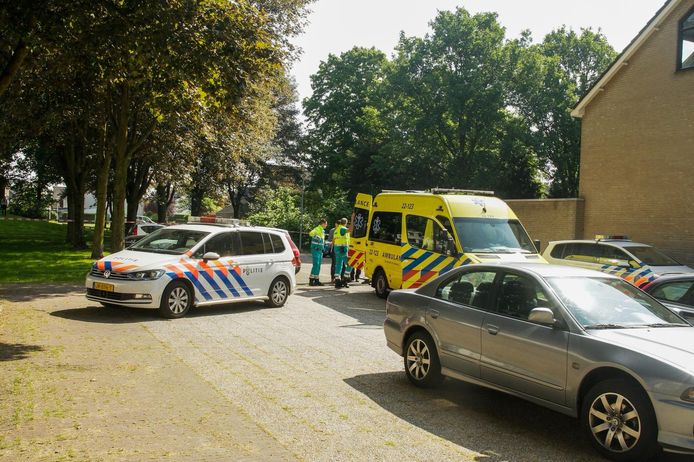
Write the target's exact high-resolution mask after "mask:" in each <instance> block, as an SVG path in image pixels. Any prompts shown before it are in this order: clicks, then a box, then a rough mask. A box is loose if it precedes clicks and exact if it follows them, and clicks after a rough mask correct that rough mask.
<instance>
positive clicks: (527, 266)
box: [465, 262, 619, 279]
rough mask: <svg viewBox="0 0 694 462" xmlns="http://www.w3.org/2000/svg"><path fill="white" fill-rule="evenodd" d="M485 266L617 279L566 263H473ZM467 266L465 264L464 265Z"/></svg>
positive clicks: (566, 275)
mask: <svg viewBox="0 0 694 462" xmlns="http://www.w3.org/2000/svg"><path fill="white" fill-rule="evenodd" d="M474 266H475V267H478V266H487V267H491V268H495V269H496V268H504V269H522V270H525V271H528V272H531V273H535V274H537V275H538V276H540V277H543V278H547V277H601V278H609V279H619V278H618V277H616V276H612V275H610V274H607V273H603V272H601V271H595V270H590V269H585V268H577V267H575V266H566V265H551V264H546V263H524V262H518V263H514V262H508V263H489V264H479V265H474ZM465 267H467V266H465Z"/></svg>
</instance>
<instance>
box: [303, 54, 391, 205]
mask: <svg viewBox="0 0 694 462" xmlns="http://www.w3.org/2000/svg"><path fill="white" fill-rule="evenodd" d="M387 62H388V60H387V58H386V55H385V54H384V53H383V52H381V51H379V50H376V49H375V48H370V49H367V48H358V47H355V48H353V49H351V50H349V51H347V52H345V53H342V54H341V55H340V56H335V55H330V56H328V59H327V60H326V61H324V62H322V63H321V64H320V67H319V69H318V72H317V73H316V74H314V75H312V76H311V86H312V88H313V94H312V95H311V97H309V98H307V99H306V100H304V114H305V115H306V118H307V120H308V122H309V124H310V125H309V129H308V133H307V142H308V147H309V149H310V154H311V161H310V162H309V163H308V165H307V167H308V168H309V170H310V171H311V172H312V173H313V181H314V184H313V186H314V187H321V188H328V189H330V188H332V189H335V190H339V189H346V190H349V191H352V192H356V191H359V190H363V189H364V188H368V187H370V184H373V183H374V182H375V181H377V180H376V178H374V176H373V172H372V171H371V170H370V168H369V167H370V166H371V164H372V156H373V155H374V154H375V153H376V152H377V151H378V149H379V148H380V146H381V144H382V142H383V140H382V139H381V138H380V130H379V128H378V124H379V121H380V117H379V110H380V108H381V107H382V106H383V105H382V102H381V100H380V96H379V85H380V82H381V81H383V79H384V78H385V75H386V65H387ZM374 124H375V125H374Z"/></svg>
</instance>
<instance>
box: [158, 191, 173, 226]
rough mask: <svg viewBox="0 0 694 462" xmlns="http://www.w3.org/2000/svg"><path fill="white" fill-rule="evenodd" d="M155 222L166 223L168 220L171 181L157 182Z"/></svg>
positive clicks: (171, 197) (171, 201) (171, 193)
mask: <svg viewBox="0 0 694 462" xmlns="http://www.w3.org/2000/svg"><path fill="white" fill-rule="evenodd" d="M156 189H157V223H166V222H167V221H168V220H169V207H171V204H172V203H173V196H174V188H173V187H172V185H171V182H168V183H166V184H163V183H157V188H156Z"/></svg>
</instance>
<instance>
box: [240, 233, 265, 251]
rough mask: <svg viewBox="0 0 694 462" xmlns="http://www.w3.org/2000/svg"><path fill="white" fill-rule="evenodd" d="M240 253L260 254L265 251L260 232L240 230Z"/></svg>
mask: <svg viewBox="0 0 694 462" xmlns="http://www.w3.org/2000/svg"><path fill="white" fill-rule="evenodd" d="M239 234H240V236H241V255H261V254H264V253H265V244H263V235H262V233H259V232H256V231H241V232H240V233H239Z"/></svg>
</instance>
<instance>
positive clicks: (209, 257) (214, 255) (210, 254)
mask: <svg viewBox="0 0 694 462" xmlns="http://www.w3.org/2000/svg"><path fill="white" fill-rule="evenodd" d="M202 260H203V261H205V262H207V261H209V260H219V254H218V253H217V252H207V253H206V254H205V255H203V256H202Z"/></svg>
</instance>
